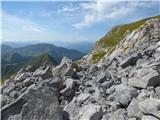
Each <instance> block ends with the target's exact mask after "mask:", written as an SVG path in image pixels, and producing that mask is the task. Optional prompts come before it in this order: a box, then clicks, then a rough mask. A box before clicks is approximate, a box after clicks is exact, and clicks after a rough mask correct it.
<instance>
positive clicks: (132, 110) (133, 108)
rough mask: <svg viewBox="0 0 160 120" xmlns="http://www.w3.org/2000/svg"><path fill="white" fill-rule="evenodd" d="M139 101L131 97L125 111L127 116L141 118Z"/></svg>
mask: <svg viewBox="0 0 160 120" xmlns="http://www.w3.org/2000/svg"><path fill="white" fill-rule="evenodd" d="M138 103H139V101H138V100H136V99H133V100H132V101H131V103H130V104H129V106H128V108H127V113H128V116H129V117H135V118H141V111H140V109H139V106H138Z"/></svg>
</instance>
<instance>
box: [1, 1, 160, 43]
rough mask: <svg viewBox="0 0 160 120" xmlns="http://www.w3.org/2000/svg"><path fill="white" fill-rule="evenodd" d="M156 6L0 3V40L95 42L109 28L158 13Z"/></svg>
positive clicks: (137, 3)
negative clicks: (0, 30)
mask: <svg viewBox="0 0 160 120" xmlns="http://www.w3.org/2000/svg"><path fill="white" fill-rule="evenodd" d="M159 6H160V3H159V2H158V1H150V2H138V1H134V2H125V1H123V2H118V1H117V2H104V1H101V0H96V1H81V2H80V1H79V2H78V1H75V2H73V1H72V2H71V1H70V2H69V1H68V2H67V1H61V2H58V1H50V2H49V1H48V2H47V1H46V2H44V1H39V2H33V1H32V2H11V1H10V2H9V1H8V2H2V12H1V13H2V41H5V42H6V41H10V42H13V41H16V42H24V41H30V42H32V41H34V42H35V41H36V42H52V41H60V42H70V43H74V42H83V41H89V42H95V41H97V40H99V39H100V38H101V37H102V36H104V35H105V34H106V33H107V32H108V31H109V30H110V29H111V28H112V27H113V26H115V25H119V24H125V23H130V22H133V21H136V20H139V19H142V18H145V17H150V16H155V15H159V14H160V9H159Z"/></svg>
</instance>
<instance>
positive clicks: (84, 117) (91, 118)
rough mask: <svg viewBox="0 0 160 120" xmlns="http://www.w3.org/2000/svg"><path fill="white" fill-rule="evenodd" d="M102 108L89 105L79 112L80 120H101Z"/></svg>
mask: <svg viewBox="0 0 160 120" xmlns="http://www.w3.org/2000/svg"><path fill="white" fill-rule="evenodd" d="M102 116H103V112H102V108H101V107H100V106H99V105H94V104H89V105H86V106H84V107H83V108H81V109H80V111H79V120H101V118H102Z"/></svg>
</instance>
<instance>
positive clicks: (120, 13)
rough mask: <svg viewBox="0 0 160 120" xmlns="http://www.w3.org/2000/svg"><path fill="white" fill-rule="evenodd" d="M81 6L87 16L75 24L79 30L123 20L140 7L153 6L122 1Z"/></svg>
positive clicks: (90, 3) (99, 0) (98, 1)
mask: <svg viewBox="0 0 160 120" xmlns="http://www.w3.org/2000/svg"><path fill="white" fill-rule="evenodd" d="M119 1H121V2H119ZM80 6H81V9H82V10H86V14H85V15H84V18H83V20H82V21H79V22H77V23H75V24H73V26H74V27H75V28H78V29H82V28H85V27H90V26H91V25H93V24H96V23H99V22H103V21H106V20H111V19H117V18H121V17H124V16H125V15H128V14H130V13H132V12H133V11H135V10H136V8H137V7H139V6H141V7H148V8H149V7H150V6H151V5H150V3H149V4H148V3H147V2H136V1H134V2H133V1H132V2H122V0H116V2H115V1H114V2H111V1H107V2H104V0H97V1H96V2H88V3H81V4H80Z"/></svg>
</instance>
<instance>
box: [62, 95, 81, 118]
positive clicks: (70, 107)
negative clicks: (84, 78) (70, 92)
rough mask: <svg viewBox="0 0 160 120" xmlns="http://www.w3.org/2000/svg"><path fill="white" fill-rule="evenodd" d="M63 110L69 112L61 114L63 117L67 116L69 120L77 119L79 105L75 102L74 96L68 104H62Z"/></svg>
mask: <svg viewBox="0 0 160 120" xmlns="http://www.w3.org/2000/svg"><path fill="white" fill-rule="evenodd" d="M63 111H64V112H65V113H68V114H69V115H66V114H65V115H63V116H64V118H68V119H69V120H78V113H79V107H78V106H77V105H76V104H75V98H73V100H72V101H71V102H70V103H69V104H67V105H66V106H64V109H63Z"/></svg>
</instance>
